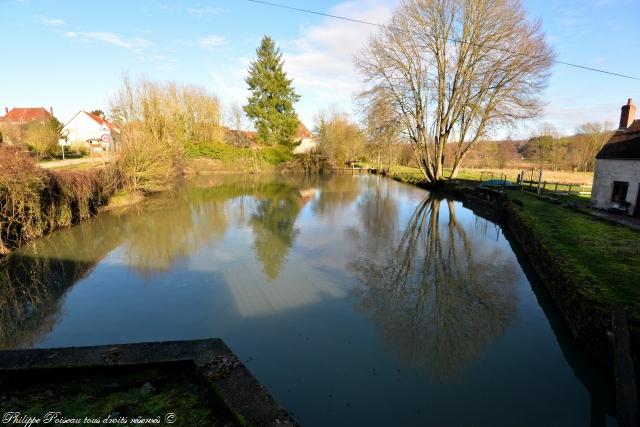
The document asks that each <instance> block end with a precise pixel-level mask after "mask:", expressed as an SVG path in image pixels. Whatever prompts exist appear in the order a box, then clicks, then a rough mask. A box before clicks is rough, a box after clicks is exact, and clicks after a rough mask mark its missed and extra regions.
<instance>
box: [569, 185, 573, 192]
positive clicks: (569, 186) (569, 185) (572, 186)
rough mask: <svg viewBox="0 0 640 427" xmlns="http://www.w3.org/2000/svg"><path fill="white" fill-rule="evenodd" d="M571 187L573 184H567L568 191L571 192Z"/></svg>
mask: <svg viewBox="0 0 640 427" xmlns="http://www.w3.org/2000/svg"><path fill="white" fill-rule="evenodd" d="M571 187H573V184H569V193H571Z"/></svg>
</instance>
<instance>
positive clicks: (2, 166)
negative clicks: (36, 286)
mask: <svg viewBox="0 0 640 427" xmlns="http://www.w3.org/2000/svg"><path fill="white" fill-rule="evenodd" d="M121 181H122V180H121V177H120V176H119V174H118V172H117V170H116V169H115V168H101V169H90V170H83V171H48V170H45V169H42V168H40V167H39V166H37V165H36V164H35V162H34V161H33V159H32V158H31V157H29V156H28V155H27V154H25V153H23V152H21V151H20V150H17V149H12V148H9V147H3V148H2V149H0V254H7V253H9V252H11V251H12V250H13V249H15V248H16V247H18V246H20V245H21V244H23V243H25V242H27V241H29V240H32V239H35V238H38V237H40V236H42V235H44V234H46V233H48V232H50V231H52V230H55V229H57V228H62V227H67V226H69V225H71V224H73V223H75V222H79V221H83V220H85V219H87V218H89V217H91V216H92V215H94V214H95V213H96V212H97V211H98V208H99V207H100V206H102V205H104V204H105V203H107V201H108V200H109V196H110V195H111V194H113V193H114V192H115V191H116V190H117V189H118V188H119V187H120V185H121Z"/></svg>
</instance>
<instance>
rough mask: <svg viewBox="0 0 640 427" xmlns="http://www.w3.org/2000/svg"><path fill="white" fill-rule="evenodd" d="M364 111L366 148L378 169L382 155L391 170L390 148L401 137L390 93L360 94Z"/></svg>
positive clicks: (399, 125)
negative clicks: (375, 159)
mask: <svg viewBox="0 0 640 427" xmlns="http://www.w3.org/2000/svg"><path fill="white" fill-rule="evenodd" d="M360 99H361V100H363V101H365V102H363V103H362V109H363V110H364V114H365V117H364V126H363V127H364V134H365V142H366V145H367V148H369V149H370V151H371V152H372V154H373V155H374V156H375V157H376V158H377V167H378V169H379V168H380V167H381V166H382V155H383V154H386V156H387V169H390V168H391V162H392V160H391V159H392V151H393V150H392V148H393V144H395V143H397V142H398V141H399V140H400V139H401V136H402V127H401V122H400V121H399V118H398V116H397V114H396V112H395V110H394V109H393V101H392V97H391V94H390V93H387V92H384V91H377V92H374V93H372V94H371V95H368V94H366V93H365V94H361V95H360Z"/></svg>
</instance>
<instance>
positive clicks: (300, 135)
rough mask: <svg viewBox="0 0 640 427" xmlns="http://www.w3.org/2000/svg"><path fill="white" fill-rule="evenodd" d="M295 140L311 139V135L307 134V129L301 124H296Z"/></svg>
mask: <svg viewBox="0 0 640 427" xmlns="http://www.w3.org/2000/svg"><path fill="white" fill-rule="evenodd" d="M296 137H297V138H313V134H312V133H311V132H309V129H307V127H306V126H305V125H304V124H302V122H299V123H298V131H297V133H296Z"/></svg>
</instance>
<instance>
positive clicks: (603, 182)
mask: <svg viewBox="0 0 640 427" xmlns="http://www.w3.org/2000/svg"><path fill="white" fill-rule="evenodd" d="M635 115H636V106H635V104H634V103H633V101H632V100H631V99H629V101H628V102H627V104H626V105H624V106H623V107H622V113H621V114H620V128H619V129H618V130H617V131H616V133H615V134H614V135H613V136H612V137H611V139H609V141H608V142H607V143H606V144H605V145H604V146H603V147H602V149H601V150H600V152H599V153H598V155H597V156H596V171H595V176H594V178H593V191H592V193H591V205H592V206H593V207H594V208H596V209H605V210H611V211H616V212H620V213H625V214H627V215H633V216H634V217H638V218H640V120H635Z"/></svg>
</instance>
